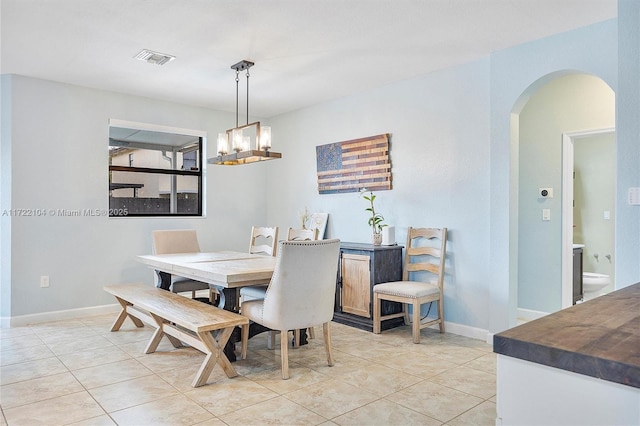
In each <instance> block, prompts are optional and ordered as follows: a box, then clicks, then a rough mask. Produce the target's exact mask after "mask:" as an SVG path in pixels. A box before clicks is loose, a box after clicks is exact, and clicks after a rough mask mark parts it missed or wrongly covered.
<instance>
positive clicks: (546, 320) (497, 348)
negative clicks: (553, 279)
mask: <svg viewBox="0 0 640 426" xmlns="http://www.w3.org/2000/svg"><path fill="white" fill-rule="evenodd" d="M493 351H494V352H496V353H498V354H502V355H507V356H511V357H514V358H519V359H523V360H526V361H531V362H535V363H538V364H543V365H547V366H550V367H555V368H560V369H562V370H566V371H571V372H574V373H579V374H584V375H587V376H592V377H596V378H599V379H603V380H608V381H611V382H615V383H621V384H623V385H628V386H633V387H636V388H640V283H637V284H633V285H631V286H628V287H625V288H623V289H620V290H617V291H614V292H612V293H609V294H606V295H604V296H600V297H598V298H596V299H593V300H590V301H588V302H585V303H581V304H579V305H575V306H572V307H570V308H567V309H563V310H561V311H559V312H556V313H553V314H550V315H547V316H545V317H542V318H539V319H537V320H535V321H531V322H528V323H526V324H523V325H520V326H518V327H514V328H511V329H509V330H506V331H503V332H502V333H499V334H496V335H495V336H494V337H493Z"/></svg>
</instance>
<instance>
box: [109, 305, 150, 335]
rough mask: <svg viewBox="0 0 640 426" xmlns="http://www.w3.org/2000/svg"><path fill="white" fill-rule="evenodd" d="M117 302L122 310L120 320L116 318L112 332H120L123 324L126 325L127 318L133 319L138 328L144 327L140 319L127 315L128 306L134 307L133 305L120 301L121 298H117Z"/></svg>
mask: <svg viewBox="0 0 640 426" xmlns="http://www.w3.org/2000/svg"><path fill="white" fill-rule="evenodd" d="M116 300H117V301H118V303H119V304H120V306H121V307H122V310H121V311H120V313H119V314H118V318H116V320H115V321H114V323H113V325H112V326H111V330H110V331H118V330H120V327H122V324H123V323H124V320H126V319H127V317H129V318H131V321H133V323H134V324H135V325H136V327H144V324H143V323H142V321H140V320H139V319H138V318H136V317H134V316H133V315H129V314H128V313H127V306H133V305H132V304H131V303H129V302H127V301H126V300H123V299H120V298H119V297H116Z"/></svg>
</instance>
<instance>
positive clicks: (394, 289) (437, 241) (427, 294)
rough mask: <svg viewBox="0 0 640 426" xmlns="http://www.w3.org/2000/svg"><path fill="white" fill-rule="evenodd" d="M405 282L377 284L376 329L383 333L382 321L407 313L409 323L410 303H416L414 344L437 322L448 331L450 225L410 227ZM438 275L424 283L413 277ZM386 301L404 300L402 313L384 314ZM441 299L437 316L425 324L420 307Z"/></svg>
mask: <svg viewBox="0 0 640 426" xmlns="http://www.w3.org/2000/svg"><path fill="white" fill-rule="evenodd" d="M405 247H406V248H405V260H404V269H403V272H402V281H394V282H388V283H381V284H376V285H375V286H373V332H374V333H375V334H380V329H381V323H382V321H384V320H386V319H391V318H398V317H401V316H404V320H405V323H406V324H408V323H409V315H408V310H407V306H408V305H411V306H412V310H413V312H412V320H411V322H412V334H413V343H420V330H421V329H423V328H425V327H429V326H431V325H434V324H439V325H440V333H444V300H443V299H444V292H443V283H444V266H445V256H446V248H447V228H442V229H437V228H409V229H408V230H407V245H406V246H405ZM414 276H415V277H416V278H424V277H425V276H431V277H435V280H434V281H430V282H422V281H418V280H415V279H411V278H412V277H414ZM383 300H389V301H393V302H401V303H402V312H400V313H396V314H390V315H384V316H383V315H381V314H380V312H381V304H382V301H383ZM435 301H437V302H438V316H437V318H436V319H433V320H430V321H427V322H424V323H421V321H420V306H421V305H423V304H425V303H431V302H435Z"/></svg>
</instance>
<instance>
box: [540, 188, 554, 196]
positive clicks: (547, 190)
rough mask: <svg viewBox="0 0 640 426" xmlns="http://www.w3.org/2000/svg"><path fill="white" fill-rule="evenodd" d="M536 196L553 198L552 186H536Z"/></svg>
mask: <svg viewBox="0 0 640 426" xmlns="http://www.w3.org/2000/svg"><path fill="white" fill-rule="evenodd" d="M538 198H553V188H538Z"/></svg>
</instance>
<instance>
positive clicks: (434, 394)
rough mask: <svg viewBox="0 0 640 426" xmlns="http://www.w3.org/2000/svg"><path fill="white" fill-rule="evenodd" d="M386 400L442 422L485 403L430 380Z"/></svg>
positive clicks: (392, 395)
mask: <svg viewBox="0 0 640 426" xmlns="http://www.w3.org/2000/svg"><path fill="white" fill-rule="evenodd" d="M386 398H387V399H388V400H390V401H393V402H396V403H398V404H400V405H402V406H405V407H407V408H410V409H412V410H414V411H418V412H420V413H422V414H424V415H426V416H429V417H432V418H434V419H436V420H439V421H441V422H447V421H449V420H451V419H453V418H454V417H456V416H459V415H460V414H462V413H464V412H465V411H467V410H469V409H470V408H472V407H475V406H476V405H478V404H480V403H481V402H482V401H483V400H482V399H481V398H478V397H475V396H472V395H469V394H466V393H464V392H460V391H457V390H455V389H451V388H448V387H445V386H442V385H439V384H437V383H432V382H430V381H428V380H425V381H423V382H420V383H418V384H416V385H413V386H411V387H408V388H406V389H403V390H401V391H399V392H396V393H394V394H391V395H389V396H387V397H386Z"/></svg>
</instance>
